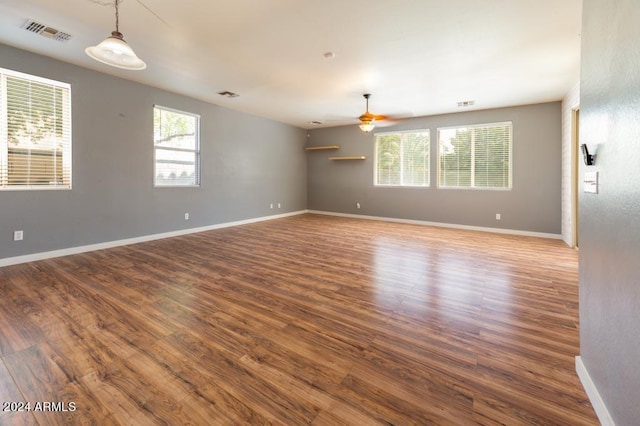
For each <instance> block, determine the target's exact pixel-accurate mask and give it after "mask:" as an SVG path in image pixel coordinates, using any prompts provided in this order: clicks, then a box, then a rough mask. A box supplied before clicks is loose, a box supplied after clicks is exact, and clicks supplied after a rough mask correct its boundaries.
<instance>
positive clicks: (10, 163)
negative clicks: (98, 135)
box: [0, 68, 71, 190]
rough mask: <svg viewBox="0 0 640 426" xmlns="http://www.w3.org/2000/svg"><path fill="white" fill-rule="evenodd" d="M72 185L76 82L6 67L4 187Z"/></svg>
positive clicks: (0, 151) (0, 160) (2, 91)
mask: <svg viewBox="0 0 640 426" xmlns="http://www.w3.org/2000/svg"><path fill="white" fill-rule="evenodd" d="M70 188H71V87H70V85H69V84H66V83H60V82H57V81H53V80H48V79H44V78H40V77H35V76H31V75H28V74H23V73H18V72H15V71H9V70H5V69H1V68H0V189H4V190H6V189H70Z"/></svg>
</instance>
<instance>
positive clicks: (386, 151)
mask: <svg viewBox="0 0 640 426" xmlns="http://www.w3.org/2000/svg"><path fill="white" fill-rule="evenodd" d="M375 155H376V161H375V164H376V168H375V179H374V183H375V185H378V186H429V129H426V130H413V131H407V132H393V133H376V152H375Z"/></svg>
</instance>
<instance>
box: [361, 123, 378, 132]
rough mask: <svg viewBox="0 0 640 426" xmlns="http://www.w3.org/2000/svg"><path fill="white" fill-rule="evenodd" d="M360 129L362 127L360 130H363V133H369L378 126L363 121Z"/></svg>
mask: <svg viewBox="0 0 640 426" xmlns="http://www.w3.org/2000/svg"><path fill="white" fill-rule="evenodd" d="M358 127H360V130H362V131H363V132H365V133H369V132H370V131H372V130H373V129H374V128H375V127H376V125H375V124H373V122H371V121H363V122H362V123H361V124H360V126H358Z"/></svg>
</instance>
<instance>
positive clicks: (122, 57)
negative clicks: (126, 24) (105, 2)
mask: <svg viewBox="0 0 640 426" xmlns="http://www.w3.org/2000/svg"><path fill="white" fill-rule="evenodd" d="M114 4H115V8H116V30H115V31H112V32H111V35H110V36H109V37H107V38H106V39H104V40H103V41H102V42H101V43H100V44H98V45H97V46H91V47H87V48H86V49H85V50H84V51H85V53H86V54H87V55H89V57H90V58H92V59H95V60H96V61H98V62H102V63H103V64H107V65H111V66H112V67H117V68H123V69H126V70H143V69H145V68H147V64H145V63H144V61H143V60H141V59H140V58H138V56H137V55H136V54H135V52H134V51H133V49H132V48H131V46H129V45H128V44H127V42H126V41H125V40H124V36H123V35H122V33H121V32H120V31H119V14H118V0H116V1H115V3H114Z"/></svg>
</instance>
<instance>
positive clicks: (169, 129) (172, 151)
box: [153, 105, 200, 186]
mask: <svg viewBox="0 0 640 426" xmlns="http://www.w3.org/2000/svg"><path fill="white" fill-rule="evenodd" d="M153 147H154V173H153V174H154V185H155V186H200V116H199V115H196V114H191V113H188V112H182V111H177V110H174V109H170V108H165V107H161V106H158V105H156V106H155V107H154V108H153Z"/></svg>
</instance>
